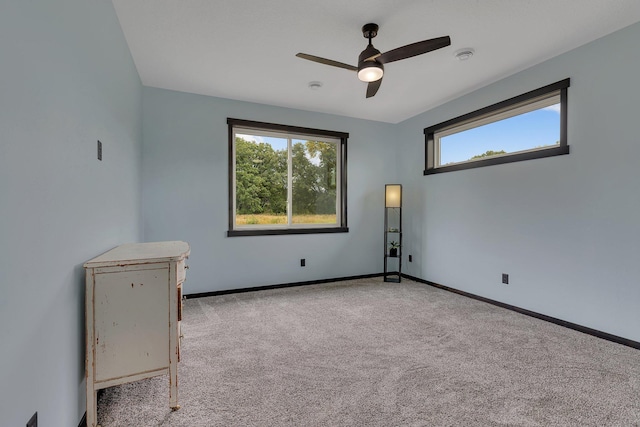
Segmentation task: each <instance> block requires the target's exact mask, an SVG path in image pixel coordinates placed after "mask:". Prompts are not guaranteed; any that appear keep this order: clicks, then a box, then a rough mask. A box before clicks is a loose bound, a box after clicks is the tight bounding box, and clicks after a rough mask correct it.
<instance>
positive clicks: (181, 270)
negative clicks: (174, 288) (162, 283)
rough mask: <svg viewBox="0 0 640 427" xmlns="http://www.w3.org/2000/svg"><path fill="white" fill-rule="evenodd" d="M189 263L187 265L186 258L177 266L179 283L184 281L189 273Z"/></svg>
mask: <svg viewBox="0 0 640 427" xmlns="http://www.w3.org/2000/svg"><path fill="white" fill-rule="evenodd" d="M187 268H189V267H188V266H187V265H185V260H182V261H180V262H178V264H177V266H176V270H177V273H178V283H182V282H184V279H185V276H186V275H187Z"/></svg>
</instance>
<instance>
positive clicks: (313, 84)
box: [309, 82, 322, 90]
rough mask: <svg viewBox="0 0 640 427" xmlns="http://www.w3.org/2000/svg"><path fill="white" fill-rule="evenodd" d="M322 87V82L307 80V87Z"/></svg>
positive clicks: (316, 88) (313, 88)
mask: <svg viewBox="0 0 640 427" xmlns="http://www.w3.org/2000/svg"><path fill="white" fill-rule="evenodd" d="M321 87H322V82H309V89H311V90H318V89H320V88H321Z"/></svg>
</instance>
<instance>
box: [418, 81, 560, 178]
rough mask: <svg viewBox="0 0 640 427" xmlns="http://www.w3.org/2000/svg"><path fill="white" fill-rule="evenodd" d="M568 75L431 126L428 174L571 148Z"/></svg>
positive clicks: (550, 154)
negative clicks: (569, 137)
mask: <svg viewBox="0 0 640 427" xmlns="http://www.w3.org/2000/svg"><path fill="white" fill-rule="evenodd" d="M568 87H569V79H566V80H563V81H560V82H558V83H554V84H552V85H549V86H545V87H543V88H540V89H537V90H534V91H531V92H528V93H525V94H523V95H520V96H517V97H515V98H511V99H509V100H506V101H503V102H500V103H498V104H495V105H491V106H489V107H486V108H483V109H481V110H478V111H474V112H472V113H469V114H466V115H464V116H461V117H457V118H455V119H452V120H449V121H446V122H444V123H440V124H438V125H435V126H432V127H429V128H426V129H425V130H424V133H425V143H426V149H425V154H426V159H425V161H426V169H425V172H424V173H425V175H430V174H434V173H441V172H450V171H455V170H461V169H470V168H476V167H481V166H489V165H495V164H501V163H510V162H517V161H522V160H530V159H536V158H541V157H549V156H556V155H561V154H568V153H569V146H568V145H567V135H566V129H567V126H566V121H567V119H566V118H567V88H568Z"/></svg>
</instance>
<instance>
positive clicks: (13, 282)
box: [0, 0, 142, 427]
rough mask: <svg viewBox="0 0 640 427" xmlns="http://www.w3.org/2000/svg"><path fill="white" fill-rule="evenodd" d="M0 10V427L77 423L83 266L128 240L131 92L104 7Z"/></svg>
mask: <svg viewBox="0 0 640 427" xmlns="http://www.w3.org/2000/svg"><path fill="white" fill-rule="evenodd" d="M0 9H1V10H2V11H1V12H0V64H1V65H0V70H1V71H0V76H1V78H0V325H2V326H1V327H0V348H1V349H2V350H0V425H1V426H24V425H25V424H26V422H27V420H28V419H29V418H30V417H31V415H32V414H33V412H34V411H36V410H37V411H38V418H39V424H40V425H42V426H61V427H69V426H76V425H78V422H79V421H80V419H81V417H82V414H83V413H84V410H85V408H84V404H85V398H84V348H83V346H84V299H83V298H84V276H83V268H82V263H83V262H85V261H86V260H88V259H90V258H92V257H94V256H96V255H98V254H99V253H101V252H104V251H105V250H107V249H109V248H111V247H113V246H115V245H117V244H119V243H122V242H127V241H136V240H139V239H140V237H141V232H140V193H141V190H140V189H141V185H140V183H141V181H140V178H139V170H140V161H141V160H140V159H141V143H142V128H141V96H142V95H141V91H142V88H141V84H140V80H139V78H138V75H137V73H136V70H135V67H134V65H133V61H132V60H131V57H130V53H129V51H128V48H127V45H126V43H125V40H124V37H123V35H122V32H121V30H120V27H119V23H118V20H117V17H116V15H115V11H114V10H113V5H112V3H111V2H110V1H109V0H65V1H56V2H52V1H49V0H30V1H9V2H3V3H2V7H1V8H0ZM97 139H101V140H102V141H103V142H104V161H102V162H98V160H97V159H96V140H97Z"/></svg>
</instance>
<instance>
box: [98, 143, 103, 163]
mask: <svg viewBox="0 0 640 427" xmlns="http://www.w3.org/2000/svg"><path fill="white" fill-rule="evenodd" d="M98 160H100V161H102V142H100V141H98Z"/></svg>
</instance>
